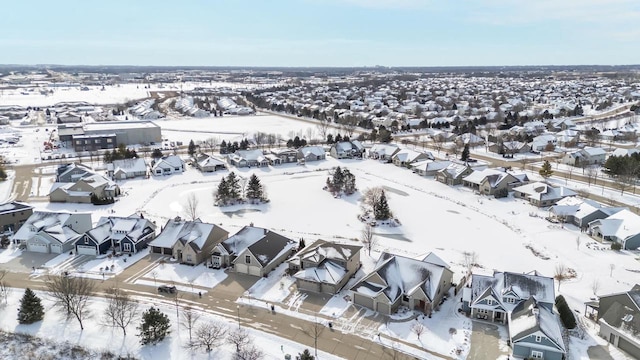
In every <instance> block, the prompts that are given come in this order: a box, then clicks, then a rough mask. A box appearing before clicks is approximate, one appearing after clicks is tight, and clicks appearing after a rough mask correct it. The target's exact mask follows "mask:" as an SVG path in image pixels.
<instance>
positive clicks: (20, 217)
mask: <svg viewBox="0 0 640 360" xmlns="http://www.w3.org/2000/svg"><path fill="white" fill-rule="evenodd" d="M32 214H33V206H30V205H27V204H24V203H21V202H17V201H12V202H8V203H4V204H1V205H0V231H1V234H8V235H13V234H14V233H15V232H16V231H18V230H19V229H20V227H21V226H22V224H24V223H25V222H26V221H27V219H29V217H30V216H31V215H32Z"/></svg>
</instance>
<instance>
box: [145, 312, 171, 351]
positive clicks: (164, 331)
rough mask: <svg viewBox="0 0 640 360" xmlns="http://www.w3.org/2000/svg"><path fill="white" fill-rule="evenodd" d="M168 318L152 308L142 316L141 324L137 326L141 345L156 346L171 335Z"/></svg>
mask: <svg viewBox="0 0 640 360" xmlns="http://www.w3.org/2000/svg"><path fill="white" fill-rule="evenodd" d="M170 327H171V322H170V321H169V317H168V316H167V315H165V314H163V313H162V312H160V310H158V309H156V308H154V307H153V306H152V307H150V308H149V310H147V311H145V312H144V313H143V314H142V323H140V326H138V330H140V333H139V334H138V336H139V337H140V343H141V344H142V345H147V344H156V343H159V342H160V341H162V340H164V338H165V337H166V336H167V335H169V334H170V333H171V330H169V328H170Z"/></svg>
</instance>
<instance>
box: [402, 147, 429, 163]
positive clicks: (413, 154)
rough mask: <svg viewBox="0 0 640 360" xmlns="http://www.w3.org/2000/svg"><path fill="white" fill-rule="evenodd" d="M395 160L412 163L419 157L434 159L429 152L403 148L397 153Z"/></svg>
mask: <svg viewBox="0 0 640 360" xmlns="http://www.w3.org/2000/svg"><path fill="white" fill-rule="evenodd" d="M393 159H394V160H398V161H401V162H404V163H412V162H414V161H416V160H418V159H433V155H431V153H427V152H419V151H415V150H411V149H401V150H400V151H398V152H397V153H395V155H393Z"/></svg>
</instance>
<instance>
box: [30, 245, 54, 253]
mask: <svg viewBox="0 0 640 360" xmlns="http://www.w3.org/2000/svg"><path fill="white" fill-rule="evenodd" d="M27 250H29V251H33V252H39V253H48V252H49V248H47V245H45V244H39V243H27Z"/></svg>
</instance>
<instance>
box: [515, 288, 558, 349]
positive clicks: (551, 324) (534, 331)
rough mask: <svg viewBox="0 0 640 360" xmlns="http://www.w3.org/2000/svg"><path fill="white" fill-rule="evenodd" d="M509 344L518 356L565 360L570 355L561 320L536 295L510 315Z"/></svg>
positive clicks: (519, 305) (522, 303)
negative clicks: (567, 354)
mask: <svg viewBox="0 0 640 360" xmlns="http://www.w3.org/2000/svg"><path fill="white" fill-rule="evenodd" d="M509 341H510V342H509V343H510V344H511V348H512V349H513V356H517V357H522V358H530V359H549V360H563V359H564V358H565V356H566V353H567V349H566V346H565V344H564V340H563V338H562V327H561V326H560V323H559V321H558V317H557V316H556V315H555V314H554V313H553V310H549V309H548V308H546V307H544V306H541V305H540V304H539V302H538V300H536V297H535V296H530V297H529V298H528V299H527V300H525V301H522V302H520V303H519V304H518V305H517V306H516V307H515V308H514V309H513V311H512V312H511V313H510V314H509Z"/></svg>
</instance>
